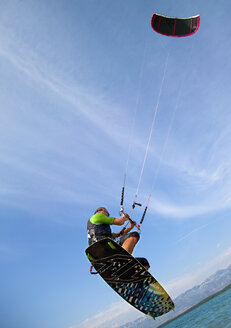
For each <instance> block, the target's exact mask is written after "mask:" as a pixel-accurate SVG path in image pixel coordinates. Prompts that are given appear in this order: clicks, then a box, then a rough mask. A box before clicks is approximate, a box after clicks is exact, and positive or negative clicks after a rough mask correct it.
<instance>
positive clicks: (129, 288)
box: [85, 238, 174, 318]
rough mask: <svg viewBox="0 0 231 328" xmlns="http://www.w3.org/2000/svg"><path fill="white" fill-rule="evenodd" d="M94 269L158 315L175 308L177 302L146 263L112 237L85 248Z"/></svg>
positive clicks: (140, 306)
mask: <svg viewBox="0 0 231 328" xmlns="http://www.w3.org/2000/svg"><path fill="white" fill-rule="evenodd" d="M85 252H86V255H87V257H88V259H89V261H90V262H91V264H92V265H93V266H94V268H95V270H96V271H97V272H98V273H99V274H100V276H101V277H102V278H103V279H104V280H105V281H106V283H107V284H108V285H109V286H110V287H112V288H113V289H114V291H116V292H117V293H118V294H119V295H120V296H121V297H122V298H123V299H125V300H126V301H127V302H128V303H129V304H131V305H132V306H134V307H135V308H136V309H138V310H140V311H141V312H143V313H145V314H147V315H150V316H151V317H153V318H155V317H158V316H161V315H163V314H165V313H167V312H169V311H170V310H173V309H174V303H173V301H172V300H171V298H170V296H169V295H168V294H167V292H166V291H165V290H164V288H163V287H162V286H161V285H160V284H159V283H158V281H157V280H156V279H155V278H154V277H153V276H152V275H151V274H150V273H149V272H148V271H147V270H146V269H145V268H144V267H143V265H142V264H141V263H140V262H139V261H138V260H137V259H136V258H134V257H133V256H132V255H130V254H129V253H128V252H127V251H126V250H125V249H123V248H122V247H121V246H120V245H119V244H117V243H116V242H115V241H114V240H112V239H110V238H105V239H102V240H100V241H98V242H96V243H94V244H92V245H91V246H89V247H88V248H87V249H86V251H85Z"/></svg>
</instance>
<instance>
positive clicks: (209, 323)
mask: <svg viewBox="0 0 231 328" xmlns="http://www.w3.org/2000/svg"><path fill="white" fill-rule="evenodd" d="M161 327H163V328H231V288H229V289H227V290H225V291H224V292H222V293H220V294H218V295H216V296H214V297H213V298H211V299H210V300H208V301H207V302H205V303H202V304H200V305H198V306H197V307H195V308H193V309H192V310H191V311H189V312H186V313H185V314H183V315H181V316H180V317H178V318H176V319H174V320H173V321H171V322H169V323H167V324H165V325H163V326H161Z"/></svg>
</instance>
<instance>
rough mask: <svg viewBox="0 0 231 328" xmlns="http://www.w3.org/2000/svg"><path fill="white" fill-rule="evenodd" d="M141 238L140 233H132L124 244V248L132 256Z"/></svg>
mask: <svg viewBox="0 0 231 328" xmlns="http://www.w3.org/2000/svg"><path fill="white" fill-rule="evenodd" d="M139 239H140V236H139V234H138V232H132V233H131V234H129V236H128V237H127V238H126V239H125V241H124V242H123V243H122V247H123V248H124V249H125V250H126V251H127V252H128V253H130V254H132V252H133V250H134V247H135V246H136V244H137V242H138V240H139Z"/></svg>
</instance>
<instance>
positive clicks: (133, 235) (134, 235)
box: [119, 231, 140, 245]
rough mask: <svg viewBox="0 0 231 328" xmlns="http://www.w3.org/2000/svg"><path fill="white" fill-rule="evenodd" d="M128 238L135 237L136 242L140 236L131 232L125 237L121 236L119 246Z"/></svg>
mask: <svg viewBox="0 0 231 328" xmlns="http://www.w3.org/2000/svg"><path fill="white" fill-rule="evenodd" d="M130 237H135V238H137V241H138V240H139V239H140V234H139V233H138V232H137V231H133V232H129V233H127V234H126V235H122V236H121V237H120V242H119V243H120V245H123V243H124V242H125V240H127V239H128V238H130Z"/></svg>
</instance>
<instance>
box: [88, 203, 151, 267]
mask: <svg viewBox="0 0 231 328" xmlns="http://www.w3.org/2000/svg"><path fill="white" fill-rule="evenodd" d="M127 220H129V215H128V214H127V213H123V215H122V216H121V217H120V218H115V217H110V215H109V212H108V210H107V209H106V208H105V207H99V208H97V210H96V211H95V213H94V215H93V216H92V217H91V218H90V219H89V220H88V223H87V234H88V243H89V245H91V244H93V243H95V242H97V241H98V240H100V239H103V238H105V237H110V238H113V239H114V238H117V237H119V235H120V233H112V231H111V227H110V226H111V225H118V226H121V225H123V224H124V223H125V222H126V221H127ZM135 226H136V222H135V221H132V222H130V226H129V227H128V228H126V229H125V230H124V231H123V234H122V236H121V237H120V244H121V246H122V247H123V248H124V249H125V250H126V251H127V252H128V253H130V254H132V252H133V250H134V247H135V246H136V244H137V242H138V241H139V239H140V235H139V233H138V232H137V231H133V232H130V231H131V230H132V229H133V228H134V227H135ZM137 259H138V261H140V263H141V264H143V265H144V266H145V268H146V269H147V270H148V268H149V267H150V266H149V263H148V261H147V260H146V259H145V258H137Z"/></svg>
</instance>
